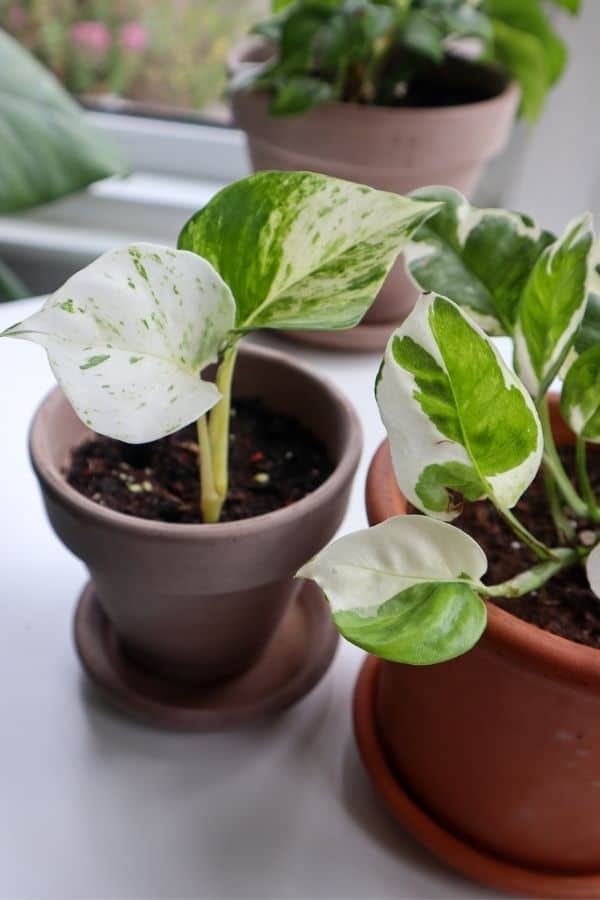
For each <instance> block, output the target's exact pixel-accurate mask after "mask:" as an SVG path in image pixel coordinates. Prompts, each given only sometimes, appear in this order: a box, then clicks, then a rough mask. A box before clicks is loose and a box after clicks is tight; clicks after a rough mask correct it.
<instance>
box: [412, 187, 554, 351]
mask: <svg viewBox="0 0 600 900" xmlns="http://www.w3.org/2000/svg"><path fill="white" fill-rule="evenodd" d="M409 196H410V197H412V198H413V199H415V200H424V201H432V200H438V201H440V202H442V203H443V206H442V208H441V209H440V210H439V211H438V212H437V213H436V214H435V215H433V216H431V217H430V218H429V219H428V220H427V222H426V224H425V225H423V226H422V227H421V228H419V230H418V231H417V232H416V233H415V234H414V235H413V237H412V239H411V241H410V243H409V245H408V246H407V248H406V249H405V253H404V258H405V260H406V264H407V267H408V272H409V274H410V276H411V278H412V279H413V280H414V281H415V283H416V285H417V286H418V287H419V288H421V290H423V291H434V292H436V293H439V294H442V295H444V296H446V297H449V298H450V299H451V300H453V301H454V302H455V303H457V304H458V305H459V306H462V307H464V308H465V309H466V310H467V311H468V312H469V314H470V315H471V316H472V317H473V318H474V319H475V320H476V322H477V323H478V324H479V325H480V326H481V327H482V328H483V329H484V330H485V331H487V332H488V334H511V333H512V331H513V328H514V323H515V319H516V314H517V307H518V305H519V302H520V299H521V293H522V291H523V288H524V287H525V284H526V283H527V279H528V278H529V275H530V273H531V270H532V268H533V265H534V263H535V262H536V260H537V259H538V258H539V256H540V254H541V253H542V251H543V250H544V248H545V247H546V246H548V244H549V243H551V242H552V241H553V240H554V236H553V235H551V234H550V233H549V232H546V231H542V230H540V229H539V228H537V227H536V226H535V225H534V223H533V222H532V221H531V220H530V219H527V218H526V217H525V216H522V215H519V214H518V213H511V212H507V211H505V210H502V209H476V208H475V207H472V206H470V204H469V203H468V202H467V200H466V199H465V198H464V197H463V196H462V194H459V193H458V191H454V190H452V189H451V188H443V187H427V188H421V189H419V190H416V191H413V192H412V193H411V194H410V195H409Z"/></svg>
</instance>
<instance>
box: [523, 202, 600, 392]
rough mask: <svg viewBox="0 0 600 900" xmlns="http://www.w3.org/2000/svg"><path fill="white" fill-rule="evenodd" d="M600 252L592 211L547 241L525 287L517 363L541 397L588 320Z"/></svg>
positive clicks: (526, 380) (529, 385)
mask: <svg viewBox="0 0 600 900" xmlns="http://www.w3.org/2000/svg"><path fill="white" fill-rule="evenodd" d="M598 258H599V245H598V242H597V241H596V240H595V236H594V231H593V228H592V220H591V216H590V215H589V214H586V215H584V216H582V217H581V218H579V219H576V220H574V221H573V222H571V223H570V224H569V225H568V226H567V228H566V230H565V233H564V234H563V236H562V237H560V238H559V239H558V240H556V241H555V242H554V243H553V244H551V245H550V246H548V247H546V249H545V250H544V252H543V253H542V254H541V256H540V257H539V259H538V260H537V262H536V264H535V266H534V267H533V269H532V271H531V274H530V276H529V279H528V280H527V284H526V285H525V287H524V289H523V294H522V297H521V303H520V304H519V308H518V314H517V321H516V327H515V366H516V369H517V371H518V373H519V376H520V377H521V379H522V380H523V382H524V383H525V385H526V386H527V388H528V390H529V391H530V393H531V394H532V395H533V396H534V397H536V398H537V397H540V396H542V395H543V394H544V393H545V392H546V390H547V389H548V387H549V385H550V384H551V383H552V381H553V379H554V378H555V377H556V375H557V374H558V372H559V370H560V368H561V366H562V365H563V363H564V361H565V359H566V357H567V354H568V353H569V350H570V348H571V347H572V345H573V343H574V341H575V339H576V336H577V333H578V330H579V328H580V326H581V324H582V322H583V319H584V315H585V310H586V305H587V302H588V296H589V295H590V294H591V293H592V292H594V291H596V292H597V291H598V281H599V276H598V274H597V272H596V266H597V264H598Z"/></svg>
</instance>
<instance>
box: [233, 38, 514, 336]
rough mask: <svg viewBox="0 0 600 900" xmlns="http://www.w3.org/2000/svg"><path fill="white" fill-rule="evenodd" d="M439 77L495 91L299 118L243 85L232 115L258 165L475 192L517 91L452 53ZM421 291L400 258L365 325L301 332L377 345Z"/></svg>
mask: <svg viewBox="0 0 600 900" xmlns="http://www.w3.org/2000/svg"><path fill="white" fill-rule="evenodd" d="M264 57H265V47H264V45H263V44H261V43H260V42H259V41H247V42H245V43H243V44H241V45H239V46H238V47H236V48H235V49H234V50H233V52H232V53H231V55H230V57H229V70H230V74H232V75H234V74H235V73H237V72H239V71H240V69H241V68H242V67H243V66H244V65H246V66H247V65H248V64H249V63H252V62H256V61H260V60H262V59H264ZM439 77H440V81H441V82H443V81H444V80H445V79H448V80H451V81H452V82H453V83H460V82H465V81H466V82H467V83H469V82H470V83H473V80H474V79H477V84H478V86H479V87H480V88H481V90H482V93H483V94H487V95H488V96H489V99H486V100H481V101H479V102H476V103H465V104H463V105H460V106H445V107H429V108H415V109H411V108H409V107H405V108H400V107H398V108H391V107H382V106H379V107H377V106H360V105H358V104H355V103H326V104H324V105H322V106H319V107H317V108H315V109H313V110H310V111H309V112H307V113H304V114H302V115H299V116H283V117H281V116H280V117H272V116H269V114H268V105H269V97H268V96H267V95H266V94H264V93H259V92H253V93H245V92H236V93H234V94H233V97H232V108H233V116H234V120H235V124H236V125H237V126H238V127H239V128H241V129H242V130H243V131H245V132H246V134H247V137H248V147H249V151H250V158H251V161H252V165H253V167H254V169H255V171H260V170H263V169H292V170H308V171H314V172H323V173H324V174H326V175H333V176H336V177H338V178H346V179H348V180H350V181H356V182H360V183H363V184H368V185H370V186H371V187H374V188H379V189H381V190H386V191H395V192H397V193H399V194H405V193H407V192H408V191H411V190H414V189H415V188H417V187H422V186H423V185H428V184H444V185H448V186H450V187H454V188H457V190H459V191H462V192H463V193H465V194H467V195H470V194H471V192H472V190H473V188H474V187H475V185H476V183H477V180H478V178H479V176H480V175H481V172H482V170H483V167H484V165H485V163H486V162H487V161H488V160H489V159H491V158H492V157H493V156H495V155H496V154H497V153H499V152H500V151H501V150H502V148H503V147H504V145H505V143H506V141H507V139H508V135H509V133H510V129H511V126H512V122H513V120H514V117H515V113H516V111H517V106H518V102H519V89H518V87H517V86H516V84H514V83H509V82H508V80H507V78H506V77H505V76H504V74H503V73H502V72H501V71H500V70H498V69H496V68H493V67H491V66H490V67H487V68H486V67H483V66H474V65H473V64H472V63H468V62H466V61H459V60H453V61H452V62H450V63H449V64H448V65H447V66H446V67H445V68H443V69H442V70H441V71H440V76H439ZM415 299H416V291H415V288H414V287H413V285H412V283H411V282H410V281H409V279H408V277H407V275H406V273H405V271H404V264H403V261H402V259H400V260H399V261H398V262H397V263H396V265H395V266H394V268H393V270H392V272H391V273H390V275H389V276H388V279H387V281H386V283H385V284H384V286H383V288H382V290H381V292H380V294H379V296H378V298H377V300H376V302H375V304H374V306H373V307H372V308H371V310H369V312H368V313H367V315H366V316H365V318H364V320H363V323H361V325H359V326H358V328H354V329H352V330H350V331H339V332H335V331H330V332H297V333H295V337H297V338H299V339H303V340H306V341H308V342H309V343H318V344H322V345H324V346H329V347H335V346H337V347H342V348H343V347H347V348H355V349H364V350H372V349H380V348H382V347H383V346H385V343H386V340H387V338H388V337H389V334H390V331H391V330H392V328H393V327H394V326H395V325H397V324H398V322H399V321H401V320H402V319H403V318H404V317H405V316H406V315H407V313H408V312H410V310H411V309H412V306H413V305H414V302H415Z"/></svg>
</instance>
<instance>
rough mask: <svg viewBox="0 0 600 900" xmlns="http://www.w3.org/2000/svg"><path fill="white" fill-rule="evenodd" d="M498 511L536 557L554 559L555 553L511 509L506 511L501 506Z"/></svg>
mask: <svg viewBox="0 0 600 900" xmlns="http://www.w3.org/2000/svg"><path fill="white" fill-rule="evenodd" d="M496 509H497V510H498V512H499V514H500V515H501V516H502V518H503V519H504V521H505V522H506V523H507V524H508V525H510V527H511V528H512V530H513V531H514V533H515V534H516V535H517V537H518V538H519V539H520V540H521V541H523V543H524V544H526V545H527V546H528V547H529V548H530V549H531V550H533V552H534V553H535V554H536V556H539V558H540V559H552V558H553V557H554V551H552V550H550V548H549V547H546V545H545V544H544V543H543V542H542V541H540V540H538V539H537V538H536V537H535V535H533V534H532V533H531V532H530V531H529V530H528V529H527V528H525V526H524V525H523V524H522V523H521V522H519V520H518V519H517V517H516V516H515V515H513V513H512V512H511V511H510V510H509V509H504V508H503V507H501V506H496Z"/></svg>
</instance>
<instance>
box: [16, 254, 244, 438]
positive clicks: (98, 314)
mask: <svg viewBox="0 0 600 900" xmlns="http://www.w3.org/2000/svg"><path fill="white" fill-rule="evenodd" d="M234 316H235V305H234V302H233V298H232V296H231V293H230V291H229V288H228V287H227V285H226V284H225V283H224V282H223V281H222V280H221V279H220V277H219V276H218V275H217V273H216V272H215V271H214V269H213V268H212V266H211V265H210V264H209V263H207V262H206V260H203V259H201V258H200V257H199V256H196V255H195V254H193V253H185V252H182V251H176V250H171V249H170V248H169V247H160V246H155V245H154V244H132V245H130V246H129V247H124V248H122V249H120V250H112V251H110V252H109V253H105V254H104V255H103V256H101V257H100V258H99V259H97V260H96V261H95V262H93V263H92V264H91V265H89V266H87V267H86V268H85V269H82V270H81V271H80V272H77V273H76V274H75V275H73V276H72V277H71V278H70V279H69V280H68V281H67V282H66V284H65V285H64V286H63V287H62V288H60V289H59V290H58V291H56V293H55V294H53V295H52V296H51V297H50V298H49V299H48V300H47V301H46V302H45V304H44V305H43V307H42V308H41V309H40V310H39V312H36V313H34V314H33V315H32V316H30V317H29V318H28V319H26V320H25V321H24V322H19V323H18V324H17V325H14V326H13V327H12V328H9V329H8V330H7V331H5V332H4V333H3V336H4V337H15V338H21V339H23V340H28V341H33V342H34V343H37V344H41V345H42V346H43V347H45V349H46V351H47V353H48V358H49V360H50V365H51V367H52V370H53V372H54V374H55V376H56V379H57V381H58V382H59V384H60V385H61V387H62V388H63V389H64V391H65V393H66V395H67V397H68V399H69V401H70V402H71V404H72V406H73V407H74V409H75V412H76V413H77V415H78V416H79V417H80V419H81V420H82V421H83V422H85V424H86V425H89V427H90V428H93V429H94V430H95V431H97V432H99V433H100V434H106V435H108V436H109V437H113V438H116V439H117V440H121V441H127V442H128V443H131V444H138V443H144V442H146V441H152V440H156V439H158V438H161V437H164V436H165V435H167V434H170V433H171V432H173V431H177V430H178V429H179V428H182V427H183V426H184V425H187V424H188V423H189V422H193V421H195V420H196V419H198V418H199V417H200V416H201V415H203V414H204V413H205V412H207V410H209V409H211V407H212V406H214V404H215V403H216V402H217V401H218V400H219V399H220V396H221V395H220V393H219V391H218V390H217V388H216V387H215V385H214V384H210V383H208V382H205V381H202V380H201V378H200V372H201V371H202V369H204V367H205V366H206V365H208V363H210V362H215V361H216V358H217V353H218V351H219V348H220V347H221V344H222V342H223V339H224V338H225V336H226V335H227V334H228V332H229V331H230V329H231V328H232V326H233V321H234Z"/></svg>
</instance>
